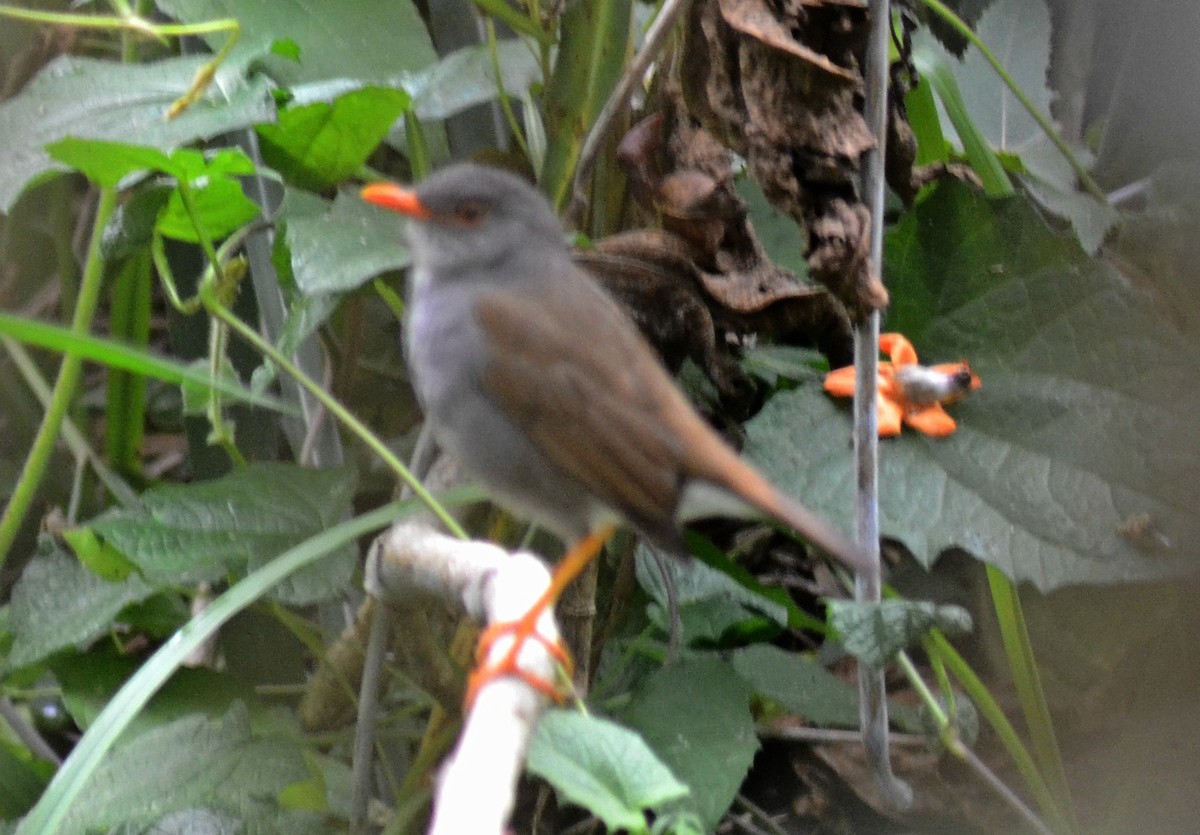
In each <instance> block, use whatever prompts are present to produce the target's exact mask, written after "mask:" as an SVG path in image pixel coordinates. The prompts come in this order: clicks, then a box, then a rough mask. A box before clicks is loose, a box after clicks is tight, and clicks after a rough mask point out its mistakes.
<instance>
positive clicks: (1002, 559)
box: [746, 182, 1200, 591]
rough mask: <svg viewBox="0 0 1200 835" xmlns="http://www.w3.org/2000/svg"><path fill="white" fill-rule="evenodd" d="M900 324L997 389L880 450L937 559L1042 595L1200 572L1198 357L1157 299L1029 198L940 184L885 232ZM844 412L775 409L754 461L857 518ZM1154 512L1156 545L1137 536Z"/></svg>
mask: <svg viewBox="0 0 1200 835" xmlns="http://www.w3.org/2000/svg"><path fill="white" fill-rule="evenodd" d="M885 263H886V270H887V274H888V275H889V277H890V288H889V289H891V290H892V298H893V300H894V301H893V306H892V308H891V310H890V311H889V315H888V322H887V329H888V330H898V331H901V332H903V333H905V334H907V335H908V336H909V337H910V338H911V339H912V341H913V343H914V345H915V346H916V348H917V351H918V353H919V355H920V357H921V359H922V361H924V362H930V363H933V362H943V361H948V360H958V359H961V358H967V359H969V360H970V362H971V364H972V367H973V368H974V369H975V370H976V371H977V372H978V373H979V374H980V376H981V377H982V379H983V388H982V389H981V390H980V391H978V392H976V393H974V394H973V395H972V396H970V397H968V398H967V399H966V400H964V401H962V402H961V403H958V404H956V405H954V406H952V407H950V411H951V412H952V414H953V415H954V417H955V418H956V419H957V420H958V422H959V428H958V431H957V432H956V433H955V434H954V435H952V436H950V437H948V438H942V439H932V438H927V437H925V436H922V435H919V434H917V433H915V432H912V431H911V430H906V431H905V432H904V433H903V434H902V435H901V436H900V437H898V438H895V439H892V440H888V441H885V442H884V443H883V444H882V445H881V461H880V473H879V483H880V521H881V526H882V530H883V533H884V535H885V536H889V537H893V538H896V539H898V540H900V541H901V542H903V543H904V544H905V545H906V546H908V548H909V549H911V550H912V551H913V553H914V554H915V555H916V557H917V559H918V560H920V561H921V562H922V563H923V564H925V565H930V564H931V563H932V562H933V560H934V559H935V557H936V556H937V555H938V554H939V553H940V552H941V551H943V550H945V549H947V548H949V547H952V546H960V547H963V548H965V549H967V550H968V551H970V552H971V553H973V554H974V555H976V556H977V557H979V558H980V559H982V560H984V561H985V562H988V563H990V564H992V565H995V566H996V567H997V568H999V569H1000V570H1002V571H1003V572H1004V573H1005V574H1006V575H1008V576H1009V577H1010V578H1013V579H1014V580H1018V581H1019V580H1029V581H1031V582H1033V583H1034V584H1035V585H1037V586H1038V588H1040V589H1042V590H1043V591H1049V590H1051V589H1054V588H1058V587H1060V586H1063V585H1069V584H1075V583H1116V582H1132V581H1140V580H1151V579H1156V578H1166V577H1173V576H1178V575H1180V574H1182V573H1186V572H1189V571H1192V570H1194V565H1195V559H1194V557H1195V553H1196V550H1197V548H1200V517H1198V516H1197V514H1196V513H1195V510H1194V508H1195V507H1196V505H1197V499H1198V498H1200V496H1198V492H1200V486H1198V484H1197V481H1196V478H1195V473H1196V472H1200V440H1198V437H1197V434H1196V432H1195V426H1196V420H1195V416H1196V415H1197V414H1200V391H1198V390H1197V387H1196V386H1195V383H1194V381H1195V380H1196V379H1200V352H1198V350H1197V348H1196V340H1195V339H1194V338H1192V337H1185V336H1184V335H1183V334H1181V333H1179V332H1177V331H1176V330H1174V329H1173V328H1172V326H1171V323H1170V322H1168V321H1164V319H1163V318H1162V317H1161V316H1160V315H1158V313H1157V312H1156V311H1155V309H1154V308H1153V307H1152V306H1151V304H1150V303H1149V301H1148V299H1147V298H1146V297H1145V296H1144V295H1142V294H1141V293H1140V292H1138V291H1136V290H1134V289H1133V288H1131V287H1130V286H1129V285H1128V284H1127V283H1126V282H1125V281H1124V280H1123V279H1122V277H1121V276H1120V275H1118V274H1117V273H1116V272H1115V271H1114V270H1113V269H1112V268H1111V267H1109V266H1108V265H1107V264H1105V263H1103V262H1099V261H1094V260H1091V259H1089V258H1087V257H1086V256H1085V255H1084V253H1082V252H1081V251H1080V250H1079V248H1078V247H1077V246H1076V245H1075V243H1074V241H1073V240H1072V239H1071V238H1070V237H1067V236H1063V235H1057V234H1055V233H1053V232H1051V231H1050V230H1049V229H1047V227H1046V225H1045V224H1044V223H1043V222H1042V220H1041V218H1040V217H1038V215H1037V214H1036V213H1035V212H1034V211H1033V210H1032V209H1031V208H1030V207H1029V205H1028V204H1027V203H1026V202H1025V201H1023V200H1021V199H1011V200H1003V201H989V200H987V199H985V198H983V197H982V196H980V195H978V194H976V193H974V192H972V191H971V190H970V189H968V188H966V187H965V186H963V185H961V184H958V183H950V182H942V183H940V184H938V185H937V186H936V187H935V188H934V189H933V190H932V191H931V192H930V194H929V196H928V198H927V199H925V200H924V201H922V202H921V203H920V204H918V206H917V207H916V208H915V209H914V210H913V211H912V212H911V213H910V214H909V215H908V216H907V217H906V218H905V219H904V220H903V221H902V222H901V224H900V225H899V226H898V227H897V228H896V229H895V231H893V232H892V233H891V234H890V235H889V236H888V239H887V243H886V248H885ZM849 427H850V421H849V410H848V408H847V407H846V405H845V404H844V403H841V402H835V401H834V400H832V399H831V398H828V397H827V396H825V395H824V393H822V392H821V391H820V390H819V389H817V387H816V386H809V387H806V388H802V389H798V390H796V391H792V392H784V393H781V394H779V395H777V396H776V397H775V398H773V399H772V400H771V401H770V402H769V403H768V404H767V406H766V408H764V409H763V411H762V412H761V413H760V414H759V415H758V416H756V417H755V418H754V420H752V421H751V422H750V424H749V425H748V426H747V432H748V436H749V438H748V443H747V445H746V453H747V455H748V456H749V457H750V458H751V459H753V460H754V461H756V462H757V463H758V464H759V466H760V467H761V468H762V470H763V471H764V473H765V474H766V475H767V476H768V477H770V478H772V480H773V481H775V483H777V484H779V485H781V486H782V487H783V488H784V489H785V490H786V491H787V492H789V493H791V494H792V495H796V496H800V497H803V498H804V500H805V501H807V502H810V503H811V504H813V505H814V506H815V507H816V508H817V509H818V510H819V511H821V512H823V513H825V514H826V515H828V516H829V517H831V518H833V519H835V520H843V521H844V522H845V521H848V516H849V509H850V508H851V507H852V506H853V501H854V500H853V493H854V476H853V473H852V472H851V463H850V460H849V456H847V455H846V454H845V450H846V443H847V440H846V439H847V437H848V433H849ZM1143 518H1144V519H1149V520H1150V522H1151V523H1152V525H1153V527H1154V528H1155V530H1156V531H1158V532H1160V533H1161V537H1162V540H1161V541H1160V540H1159V539H1158V538H1157V537H1156V538H1154V541H1142V540H1139V539H1138V538H1136V537H1134V536H1131V535H1129V533H1128V530H1129V526H1130V524H1131V520H1136V519H1143Z"/></svg>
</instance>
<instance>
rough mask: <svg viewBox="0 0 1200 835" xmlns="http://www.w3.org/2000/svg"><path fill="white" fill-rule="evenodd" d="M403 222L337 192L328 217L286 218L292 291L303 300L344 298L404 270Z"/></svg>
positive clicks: (406, 257)
mask: <svg viewBox="0 0 1200 835" xmlns="http://www.w3.org/2000/svg"><path fill="white" fill-rule="evenodd" d="M401 227H402V220H401V219H400V217H399V216H398V215H397V214H396V213H394V212H387V211H384V210H382V209H379V208H376V207H375V206H371V205H370V204H368V203H365V202H363V201H362V200H360V199H359V198H358V196H357V195H351V194H347V193H345V192H341V193H339V194H338V196H337V199H336V200H335V201H334V203H333V206H332V207H331V208H330V209H329V211H328V212H326V213H325V214H322V215H319V216H313V215H311V214H308V212H307V210H305V213H304V214H303V215H300V216H292V217H288V218H287V244H288V246H289V247H290V248H291V251H292V270H293V271H294V273H295V276H296V286H297V287H298V288H299V289H300V292H301V293H303V294H304V295H306V296H315V295H324V294H328V293H344V292H348V291H350V290H353V289H355V288H356V287H358V286H359V285H361V284H363V283H365V282H367V281H369V280H370V279H371V278H373V277H374V276H376V275H378V274H379V273H381V272H384V271H386V270H397V269H400V268H402V267H405V266H407V265H408V249H407V248H406V247H404V246H403V245H402V244H401V243H400V239H401V231H400V230H401Z"/></svg>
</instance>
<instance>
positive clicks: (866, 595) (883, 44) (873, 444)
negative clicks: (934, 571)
mask: <svg viewBox="0 0 1200 835" xmlns="http://www.w3.org/2000/svg"><path fill="white" fill-rule="evenodd" d="M890 15H891V12H890V9H889V4H888V0H871V3H870V6H869V17H870V20H871V30H870V33H869V40H868V44H867V60H866V69H865V72H864V81H865V94H866V102H865V105H864V107H863V116H864V118H865V120H866V123H867V127H868V128H869V129H870V131H871V134H872V135H873V136H874V137H875V147H874V148H873V149H871V150H869V151H868V152H867V153H866V155H865V159H864V161H863V194H864V199H865V200H866V202H867V206H868V208H869V209H870V212H871V242H870V243H871V258H870V261H869V264H870V265H872V266H871V268H872V269H879V265H880V264H881V263H882V259H883V223H882V219H883V198H884V190H885V185H884V173H883V158H884V153H885V149H886V147H887V90H888V46H889V42H890V35H891V30H890V23H891V16H890ZM878 368H879V313H878V312H876V311H873V312H871V313H870V314H868V315H867V316H865V317H863V319H862V321H861V322H859V323H858V324H857V325H856V327H855V329H854V369H855V387H854V457H855V469H856V475H857V485H858V491H857V495H856V497H855V506H854V520H855V533H856V536H857V540H858V544H859V545H860V546H861V547H862V548H865V549H867V550H868V551H870V552H871V553H872V554H873V555H874V559H873V561H872V565H871V567H870V568H869V570H867V571H864V572H860V573H859V574H858V575H857V576H856V577H855V578H854V599H855V600H857V601H859V602H864V603H878V602H879V601H880V597H881V594H882V586H883V580H882V573H881V569H880V565H879V427H878V405H877V401H878V397H879V393H878V391H877V386H876V378H877V376H878ZM858 698H859V725H860V727H861V730H862V738H863V745H864V746H865V747H866V749H867V759H868V761H869V763H870V768H871V775H872V777H873V778H874V781H875V784H876V786H878V787H879V789H880V791H881V792H882V793H883V795H884V797H885V798H886V799H887V802H888V803H889V804H890V805H891V806H892V807H893V808H896V809H905V808H908V807H909V806H910V805H911V804H912V799H913V792H912V789H911V788H910V787H909V786H908V785H907V784H906V783H905V782H904V781H902V780H900V779H898V778H897V777H896V776H895V774H893V773H892V766H891V761H890V758H889V753H888V709H887V689H886V685H885V682H884V671H883V670H882V669H876V668H872V667H870V666H867V665H865V664H861V663H860V664H859V666H858Z"/></svg>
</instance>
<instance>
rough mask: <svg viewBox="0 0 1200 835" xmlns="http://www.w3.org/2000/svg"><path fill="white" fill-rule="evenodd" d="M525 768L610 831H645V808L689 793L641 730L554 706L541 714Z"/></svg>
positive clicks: (670, 801) (658, 805)
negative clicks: (636, 731) (551, 709)
mask: <svg viewBox="0 0 1200 835" xmlns="http://www.w3.org/2000/svg"><path fill="white" fill-rule="evenodd" d="M526 767H527V768H528V769H529V771H530V772H532V773H534V774H537V775H539V776H540V777H543V778H545V780H546V781H547V782H548V783H550V785H552V786H553V787H554V788H555V790H556V791H557V792H558V793H559V794H560V795H561V796H562V797H564V798H565V799H566V800H568V801H569V802H571V803H574V804H575V805H577V806H582V807H583V808H585V809H587V810H588V811H590V812H591V813H592V814H594V815H596V816H597V817H598V818H600V819H601V820H602V821H604V824H605V826H606V827H608V830H609V831H610V832H612V831H616V830H618V829H628V830H632V831H635V832H637V831H645V829H646V828H647V824H646V816H645V810H650V811H654V810H657V809H659V808H660V807H662V806H665V805H667V804H670V803H673V802H675V801H677V800H680V799H681V798H683V797H686V796H687V794H688V787H687V786H685V785H684V784H683V783H681V782H679V781H678V780H677V779H675V776H674V775H673V774H672V773H671V770H670V769H669V768H667V767H666V766H665V765H663V764H662V762H661V761H660V760H658V758H656V757H655V756H654V752H653V751H651V750H650V748H649V747H648V746H647V745H646V743H645V742H644V741H643V740H642V738H641V737H639V736H638V735H637V734H636V733H634V732H633V731H630V730H628V729H627V728H623V727H621V726H620V725H617V724H615V723H613V722H610V721H608V720H607V719H603V718H601V717H598V716H585V715H583V714H580V713H575V712H572V711H566V710H553V711H550V712H549V713H547V714H546V715H545V716H543V717H542V719H541V721H540V722H539V723H538V727H537V732H536V733H535V734H534V736H533V741H532V743H531V744H530V748H529V759H528V762H527V764H526Z"/></svg>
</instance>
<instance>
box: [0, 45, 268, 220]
mask: <svg viewBox="0 0 1200 835" xmlns="http://www.w3.org/2000/svg"><path fill="white" fill-rule="evenodd" d="M251 57H253V56H252V55H250V54H247V55H246V58H247V59H249V58H251ZM205 60H206V59H205V58H200V57H197V58H173V59H167V60H164V61H157V62H154V63H150V64H117V63H112V62H108V61H97V60H94V59H90V58H76V57H73V56H64V57H62V58H57V59H55V60H54V61H52V62H51V63H49V64H47V65H46V67H45V68H43V69H42V71H41V72H39V73H38V74H37V75H36V76H35V77H34V79H33V80H32V81H31V82H30V83H29V84H28V85H26V87H25V89H24V90H22V91H21V93H20V94H18V95H17V96H14V97H13V98H11V99H9V100H8V101H6V102H4V103H2V104H0V147H3V148H4V157H3V159H2V161H0V211H8V210H9V209H10V208H11V207H12V204H13V203H14V202H15V200H16V198H17V196H18V195H19V194H20V193H21V191H22V189H24V188H25V186H26V185H27V184H28V183H29V182H31V181H32V180H33V179H34V178H36V177H38V176H39V175H40V174H43V173H45V172H46V171H49V170H51V169H53V168H58V167H59V166H58V165H56V164H55V163H54V161H53V160H51V158H50V156H49V155H48V154H47V153H46V151H45V147H46V146H47V145H49V144H50V143H52V142H56V141H58V140H60V139H63V138H64V137H67V136H75V137H80V138H87V139H108V140H113V141H116V142H125V143H130V144H136V145H144V146H152V147H154V148H158V149H160V150H170V149H173V148H177V147H179V146H181V145H186V144H189V143H192V142H195V141H197V140H200V139H207V138H209V137H212V136H216V135H218V134H221V133H226V132H228V131H231V130H235V129H237V128H243V127H246V126H247V125H251V124H254V123H256V122H265V121H269V120H270V119H271V118H273V116H274V113H275V105H274V101H273V100H272V98H271V96H270V93H269V90H268V84H267V82H266V80H265V79H261V78H256V79H254V80H252V81H250V82H246V81H243V80H242V79H241V77H240V75H241V72H242V71H243V70H244V66H245V65H244V64H237V63H234V62H231V61H226V62H225V64H223V65H222V69H221V71H220V72H219V73H218V81H217V83H214V84H213V85H211V87H210V88H209V90H208V92H207V93H206V94H205V97H204V98H203V99H201V101H199V102H197V103H196V104H194V105H192V106H191V107H190V108H188V109H187V110H185V111H184V112H183V113H182V114H181V115H180V116H179V117H178V118H175V119H172V120H170V121H168V120H167V119H166V118H165V117H164V113H165V112H166V109H167V107H168V106H169V105H170V104H171V102H173V101H174V100H175V99H177V98H178V97H179V96H181V95H182V94H183V93H184V92H185V91H186V90H187V89H188V87H189V86H190V85H191V83H192V78H193V77H194V76H195V74H196V71H197V70H198V69H199V68H200V66H201V65H202V64H203V63H204V61H205ZM48 114H53V118H49V117H48Z"/></svg>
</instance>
